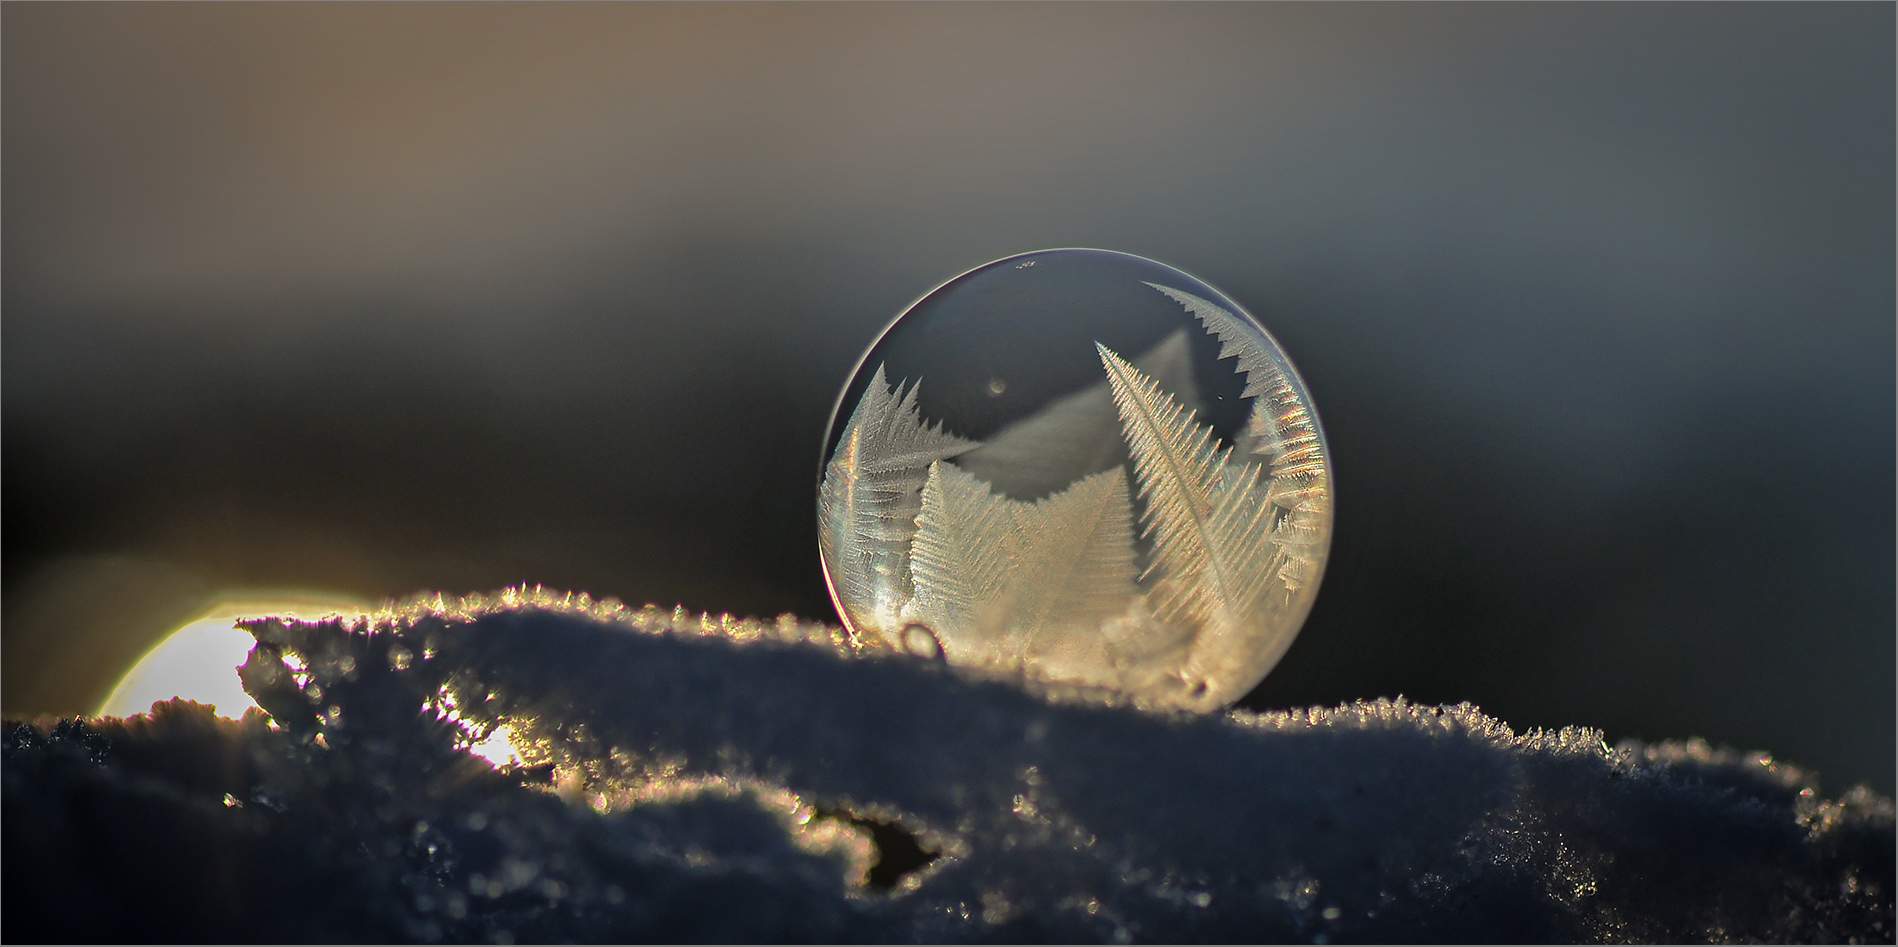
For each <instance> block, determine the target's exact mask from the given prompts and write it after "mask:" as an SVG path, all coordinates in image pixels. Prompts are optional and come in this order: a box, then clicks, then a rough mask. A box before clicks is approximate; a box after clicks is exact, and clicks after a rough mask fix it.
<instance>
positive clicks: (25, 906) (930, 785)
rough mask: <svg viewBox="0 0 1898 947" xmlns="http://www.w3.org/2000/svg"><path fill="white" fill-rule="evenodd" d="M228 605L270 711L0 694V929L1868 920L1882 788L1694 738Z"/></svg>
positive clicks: (1416, 931) (1135, 932)
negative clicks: (1851, 785)
mask: <svg viewBox="0 0 1898 947" xmlns="http://www.w3.org/2000/svg"><path fill="white" fill-rule="evenodd" d="M249 627H250V628H251V630H252V631H253V633H255V634H256V635H257V637H258V640H259V642H260V647H259V648H258V649H257V650H256V651H255V652H253V654H252V656H251V658H250V661H249V663H248V664H246V666H245V667H244V669H243V671H242V676H243V679H244V682H245V684H246V687H247V689H248V690H249V691H250V692H251V694H252V695H253V696H254V697H256V698H257V700H258V702H259V704H260V705H261V706H262V707H264V708H265V710H266V711H268V712H269V715H270V717H269V718H266V716H265V715H264V714H261V713H255V712H253V713H252V714H250V715H249V716H247V718H246V719H245V720H244V721H242V722H230V721H221V720H218V719H216V718H214V717H212V716H211V715H210V713H209V711H208V709H206V708H203V707H200V706H198V705H194V704H187V703H183V702H179V703H176V704H164V705H159V706H158V707H157V708H156V710H155V716H151V717H144V716H141V717H134V718H129V719H127V720H124V721H118V720H114V719H102V720H98V721H90V722H88V721H68V722H62V723H59V724H58V725H53V724H51V723H41V724H38V725H27V724H17V723H16V724H9V725H8V727H7V732H6V742H5V754H6V755H5V764H6V765H5V769H4V778H5V829H6V831H5V835H4V838H5V872H4V878H5V885H6V904H7V911H6V913H5V915H4V917H5V920H4V930H3V931H0V934H3V935H4V937H5V939H7V940H10V941H19V940H38V939H49V938H50V939H107V940H110V939H186V940H238V939H243V940H264V941H282V940H293V941H294V940H345V941H347V940H451V941H499V942H507V941H522V942H525V941H562V940H582V941H589V940H634V941H637V940H718V941H805V940H844V941H1038V940H1057V941H1123V942H1124V941H1130V940H1131V941H1154V940H1165V941H1203V940H1212V941H1245V942H1261V941H1264V942H1272V941H1302V942H1320V943H1322V942H1334V943H1336V942H1351V941H1386V942H1389V941H1396V942H1406V941H1440V940H1456V941H1498V942H1500V941H1511V942H1536V941H1602V940H1611V941H1620V940H1634V941H1649V942H1668V941H1701V940H1768V941H1834V940H1858V941H1872V942H1880V941H1882V942H1890V941H1891V940H1892V936H1893V929H1894V928H1893V901H1892V898H1893V890H1894V888H1893V861H1894V857H1893V840H1894V835H1893V809H1892V804H1891V802H1890V801H1889V800H1887V799H1884V798H1882V797H1878V796H1876V795H1874V794H1872V793H1870V792H1869V791H1866V790H1862V789H1858V790H1853V791H1852V792H1850V793H1847V794H1846V795H1845V796H1844V797H1843V798H1841V799H1839V800H1836V801H1826V800H1824V799H1822V798H1821V797H1819V795H1818V794H1817V792H1816V791H1815V790H1814V788H1813V785H1812V782H1811V778H1810V776H1809V774H1806V773H1804V772H1802V771H1800V770H1799V769H1797V768H1795V767H1792V766H1790V765H1787V764H1784V763H1779V762H1775V761H1773V760H1771V759H1770V758H1766V757H1762V756H1758V755H1743V754H1738V753H1734V752H1731V751H1716V750H1711V749H1709V748H1707V747H1706V746H1704V745H1700V744H1697V743H1688V744H1684V745H1683V744H1661V745H1653V746H1647V745H1640V744H1632V743H1630V744H1623V745H1621V746H1619V747H1609V746H1606V745H1604V744H1603V741H1602V739H1601V735H1600V733H1599V732H1596V731H1592V730H1586V729H1567V730H1562V731H1560V732H1533V733H1528V734H1517V733H1515V732H1513V731H1511V730H1510V729H1509V728H1508V727H1507V726H1506V725H1504V724H1503V723H1502V722H1501V721H1498V720H1495V719H1493V718H1490V717H1487V716H1485V715H1483V714H1482V713H1481V712H1480V711H1478V710H1477V709H1476V708H1474V707H1469V706H1457V707H1425V706H1418V705H1415V704H1410V703H1407V702H1404V701H1401V700H1397V701H1390V700H1380V701H1372V702H1362V703H1357V704H1352V705H1347V706H1343V707H1337V708H1314V709H1311V710H1308V711H1301V712H1296V713H1286V714H1250V713H1242V712H1233V713H1230V714H1225V715H1214V716H1206V717H1201V716H1190V715H1185V714H1156V713H1153V712H1151V711H1147V710H1142V709H1139V708H1136V707H1133V706H1128V705H1126V704H1124V703H1115V702H1114V700H1113V699H1111V698H1110V697H1107V696H1105V695H1100V694H1091V693H1087V692H1083V691H1078V690H1076V691H1066V692H1062V693H1050V692H1046V691H1032V690H1030V689H1029V685H1026V684H1023V683H1011V682H1007V681H998V680H993V679H982V678H979V677H974V676H971V675H969V674H967V673H965V672H960V671H957V670H954V669H952V668H950V667H948V666H947V665H945V664H943V663H941V662H940V661H930V660H925V659H921V658H916V657H913V656H909V655H900V654H889V653H887V652H881V653H874V654H871V653H866V654H857V653H856V652H855V650H854V649H853V648H852V647H851V646H850V643H849V642H848V641H847V640H845V639H844V636H843V635H842V632H841V631H840V630H838V629H835V628H831V627H827V626H823V625H816V624H811V623H805V622H799V621H796V620H795V619H792V618H790V617H789V616H786V617H785V618H782V619H779V620H778V621H777V622H776V623H768V622H757V621H748V620H737V619H733V618H731V617H729V616H710V615H703V616H697V615H689V614H686V613H684V612H683V611H680V610H675V611H673V612H662V611H660V610H658V609H653V608H651V607H648V608H647V609H646V610H643V611H633V610H627V609H624V608H622V607H620V606H618V605H617V604H615V603H611V602H607V603H596V602H592V601H589V600H586V599H585V598H583V597H581V598H572V597H556V596H551V595H547V594H545V593H540V592H537V591H518V590H517V591H513V592H509V593H505V594H504V595H502V596H499V597H495V598H486V599H479V600H460V601H456V600H449V599H439V598H438V599H436V600H433V601H430V602H426V603H416V604H412V605H411V606H410V607H408V608H407V609H405V610H403V611H401V612H399V613H393V614H390V615H385V616H383V617H382V618H380V619H378V620H377V621H376V623H374V624H373V625H371V624H358V625H356V626H354V627H348V626H345V625H342V624H340V623H329V624H299V623H285V622H280V621H265V622H257V623H252V624H251V625H250V626H249ZM503 724H504V725H506V726H507V727H508V728H509V729H510V731H511V732H512V733H513V742H514V746H515V749H516V750H517V752H518V753H519V755H520V756H521V757H522V759H523V760H524V762H523V763H522V764H521V765H520V766H517V767H507V768H503V769H501V770H498V771H497V770H496V769H494V768H492V766H491V765H490V764H489V763H488V762H487V761H485V760H483V759H481V758H479V757H477V756H475V755H473V754H471V753H470V752H469V750H468V747H469V746H470V745H471V744H475V743H477V742H479V741H481V740H483V739H491V738H492V736H493V733H494V728H495V727H496V726H497V725H503Z"/></svg>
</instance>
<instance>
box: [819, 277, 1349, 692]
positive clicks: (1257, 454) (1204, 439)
mask: <svg viewBox="0 0 1898 947" xmlns="http://www.w3.org/2000/svg"><path fill="white" fill-rule="evenodd" d="M817 508H818V537H819V547H820V550H821V552H822V555H823V562H824V572H825V576H826V577H827V579H828V580H829V582H830V589H831V596H832V598H833V599H834V600H835V601H836V604H837V611H838V613H839V614H840V615H841V616H842V617H843V620H844V623H845V625H846V626H847V627H848V628H849V630H850V632H851V634H852V635H854V636H855V637H856V638H857V639H858V641H859V642H860V643H861V644H863V645H865V646H867V647H880V648H889V649H895V650H904V651H909V652H912V653H916V654H919V655H924V656H928V657H939V658H941V659H942V660H945V661H947V662H948V663H949V664H951V665H956V666H960V667H967V668H974V669H982V670H987V671H991V672H995V673H997V674H1001V675H1006V676H1027V677H1031V678H1035V679H1039V680H1042V681H1047V682H1054V683H1067V684H1075V685H1081V686H1083V687H1087V688H1105V689H1110V690H1113V691H1118V692H1120V693H1122V694H1125V695H1128V696H1131V697H1132V698H1134V699H1135V700H1136V702H1138V703H1141V704H1144V705H1147V706H1152V707H1157V708H1183V709H1188V710H1194V711H1200V712H1205V711H1210V710H1214V709H1217V708H1219V707H1223V706H1225V705H1226V704H1229V703H1231V702H1233V701H1235V700H1238V699H1239V698H1240V697H1243V696H1245V694H1246V692H1247V691H1249V690H1251V689H1252V687H1253V686H1254V685H1256V684H1258V682H1259V681H1260V680H1261V679H1263V678H1264V677H1265V675H1266V673H1267V672H1268V671H1270V670H1271V669H1272V666H1273V665H1274V664H1276V663H1278V660H1279V658H1280V657H1282V656H1283V655H1284V654H1285V649H1286V648H1288V647H1290V645H1291V643H1292V639H1293V638H1294V637H1296V636H1297V634H1298V629H1299V626H1300V625H1302V624H1303V623H1304V621H1305V616H1306V615H1307V614H1308V613H1309V612H1310V611H1311V604H1312V599H1313V597H1314V596H1315V595H1316V594H1317V590H1318V582H1319V579H1320V578H1321V576H1322V575H1323V573H1324V569H1325V559H1326V556H1327V555H1328V554H1329V552H1330V548H1331V522H1332V517H1331V468H1330V461H1329V454H1328V453H1327V451H1326V448H1325V439H1324V433H1323V431H1322V430H1321V429H1320V428H1319V426H1318V416H1317V413H1316V412H1315V411H1313V409H1312V406H1311V397H1310V395H1309V394H1307V393H1306V391H1305V385H1304V382H1303V381H1301V380H1300V379H1299V377H1298V372H1297V371H1296V370H1295V369H1294V368H1293V367H1292V363H1291V361H1290V360H1289V359H1287V358H1286V356H1285V352H1284V351H1283V350H1282V349H1280V348H1279V345H1278V343H1277V342H1276V341H1274V340H1273V338H1272V336H1271V335H1270V334H1268V333H1267V332H1266V331H1265V330H1264V329H1263V328H1262V327H1261V326H1260V325H1259V323H1258V322H1257V320H1255V319H1253V318H1252V316H1250V315H1248V314H1247V313H1246V311H1245V310H1244V309H1242V308H1240V307H1239V305H1238V304H1237V303H1234V302H1233V301H1232V300H1231V299H1228V298H1227V297H1226V296H1225V295H1224V294H1222V293H1220V292H1219V291H1218V290H1216V289H1214V288H1212V287H1211V286H1208V285H1207V284H1205V283H1203V282H1201V281H1199V280H1197V279H1194V278H1193V277H1191V276H1188V275H1186V274H1185V273H1182V272H1180V271H1179V270H1176V269H1174V268H1172V267H1170V266H1166V265H1164V264H1161V263H1156V262H1154V261H1152V260H1148V259H1143V258H1141V257H1136V256H1131V255H1129V254H1124V253H1114V252H1110V251H1105V250H1046V251H1042V252H1038V253H1027V254H1023V255H1021V256H1015V257H1009V258H1008V259H1004V260H998V261H996V262H994V263H990V264H988V265H987V266H983V267H980V268H977V269H975V270H971V271H970V272H968V273H965V274H963V275H962V276H959V277H956V278H955V279H953V280H950V281H949V282H948V283H946V284H944V285H943V286H942V287H940V288H938V289H937V290H935V291H934V292H932V293H930V294H929V295H927V296H925V297H923V299H922V300H921V301H919V302H917V303H916V304H915V305H913V306H911V307H910V308H909V309H908V311H906V312H904V313H903V314H902V315H901V316H900V317H898V318H897V320H896V321H895V322H894V323H892V324H891V325H890V327H889V328H888V329H886V330H884V333H883V335H882V337H881V338H879V339H878V340H877V342H876V344H875V345H874V346H872V347H871V348H870V351H869V353H868V354H867V355H865V356H864V359H863V362H862V363H861V364H860V365H859V366H858V368H857V372H856V374H855V376H854V377H852V378H851V379H850V382H849V384H847V385H846V386H845V387H844V390H843V394H842V395H841V396H840V398H839V399H838V405H837V410H836V413H835V414H834V415H833V416H832V418H831V422H830V430H829V433H828V434H827V435H826V439H825V452H824V469H823V479H822V481H821V484H820V486H819V488H818V502H817Z"/></svg>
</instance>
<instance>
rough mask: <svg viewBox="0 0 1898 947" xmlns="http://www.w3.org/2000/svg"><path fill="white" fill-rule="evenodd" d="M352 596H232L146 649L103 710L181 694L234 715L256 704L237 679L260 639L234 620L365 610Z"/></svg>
mask: <svg viewBox="0 0 1898 947" xmlns="http://www.w3.org/2000/svg"><path fill="white" fill-rule="evenodd" d="M367 612H368V609H367V608H366V607H365V606H364V605H363V604H362V603H361V602H358V601H355V600H352V599H345V598H338V597H332V596H316V595H288V596H271V597H263V596H254V597H253V596H242V597H238V596H233V597H227V598H225V599H223V600H222V601H220V602H218V603H217V604H216V605H215V606H213V607H211V608H209V609H207V610H205V611H204V612H202V613H200V614H199V615H198V617H197V618H194V619H192V620H191V621H189V622H186V623H185V625H184V626H183V627H181V628H179V629H178V630H177V631H174V632H172V633H171V634H170V635H169V636H168V637H166V638H165V640H163V641H161V642H159V643H158V645H157V646H156V647H154V648H152V649H151V650H150V651H148V652H146V653H145V656H144V657H142V658H140V659H139V660H138V663H137V664H135V665H133V666H132V669H131V670H130V671H127V672H126V673H125V676H124V677H123V678H120V679H119V683H118V685H117V686H115V687H113V688H112V693H111V694H110V695H109V696H107V697H106V699H105V703H103V704H101V705H100V706H99V713H100V715H102V716H109V717H129V716H131V715H133V714H142V713H146V712H148V711H150V710H151V706H152V704H154V703H157V702H159V701H163V700H171V699H172V698H174V697H182V698H184V699H185V700H192V701H197V702H198V703H200V704H211V705H214V706H215V707H216V708H217V713H218V716H220V717H228V718H232V719H236V718H238V717H241V716H243V715H244V711H246V710H248V709H250V708H252V707H255V706H257V702H256V701H254V700H252V699H251V697H250V695H249V694H246V693H245V692H244V687H243V685H242V684H241V683H239V682H238V679H237V668H238V666H239V665H242V664H243V663H244V661H245V658H246V657H247V656H248V655H249V654H250V649H251V647H252V646H253V645H254V644H255V643H256V642H255V641H254V640H253V639H252V638H251V636H250V634H249V633H248V632H245V631H242V630H239V629H238V628H237V627H236V624H237V622H238V621H239V620H242V619H246V618H260V617H265V616H269V617H276V618H295V619H301V620H305V621H309V620H314V619H320V618H330V617H334V616H338V615H342V616H350V615H361V614H366V613H367Z"/></svg>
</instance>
